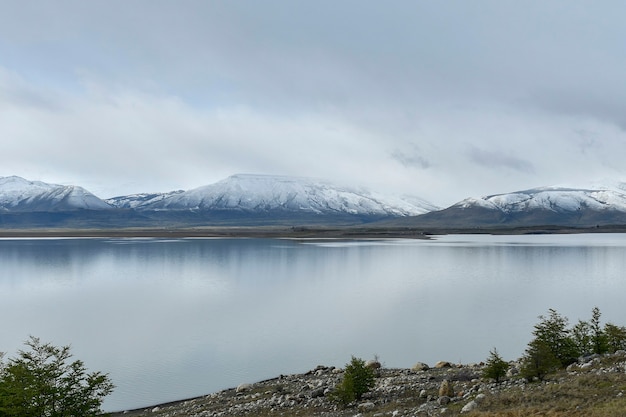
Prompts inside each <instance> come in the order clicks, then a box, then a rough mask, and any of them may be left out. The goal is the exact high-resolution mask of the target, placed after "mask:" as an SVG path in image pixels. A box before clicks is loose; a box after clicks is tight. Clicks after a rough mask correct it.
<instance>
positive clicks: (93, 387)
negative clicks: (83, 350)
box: [0, 337, 114, 417]
mask: <svg viewBox="0 0 626 417" xmlns="http://www.w3.org/2000/svg"><path fill="white" fill-rule="evenodd" d="M25 344H26V346H28V347H29V350H28V351H20V352H19V355H18V357H17V358H14V359H10V360H9V361H8V362H7V363H4V362H2V363H0V417H9V416H16V417H18V416H19V417H70V416H81V417H90V416H97V415H100V414H101V411H100V406H101V405H102V400H103V398H104V397H106V396H107V395H108V394H110V393H111V392H112V391H113V388H114V387H113V384H112V383H111V381H110V380H109V377H108V376H107V375H106V374H101V373H99V372H94V373H87V372H86V368H85V366H84V364H83V362H81V361H79V360H76V361H73V362H71V363H69V362H68V361H69V359H70V358H71V356H72V355H71V354H70V348H69V347H68V346H65V347H61V348H58V347H55V346H52V345H51V344H49V343H43V344H42V343H41V342H40V340H39V339H38V338H35V337H31V338H30V339H29V340H28V341H26V342H25ZM0 359H1V358H0Z"/></svg>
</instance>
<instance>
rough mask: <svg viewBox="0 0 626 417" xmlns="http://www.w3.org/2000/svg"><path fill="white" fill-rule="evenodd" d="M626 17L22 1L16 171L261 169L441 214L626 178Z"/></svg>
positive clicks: (144, 177) (193, 174)
mask: <svg viewBox="0 0 626 417" xmlns="http://www.w3.org/2000/svg"><path fill="white" fill-rule="evenodd" d="M625 12H626V6H624V5H623V4H622V3H619V2H612V1H609V2H606V3H603V6H602V7H597V8H593V10H592V9H590V8H588V7H584V3H579V2H573V3H572V2H570V1H558V0H557V1H554V2H549V3H546V2H543V1H534V0H531V1H529V2H524V4H517V3H511V2H492V1H487V0H485V1H482V0H479V1H478V2H442V3H440V2H412V1H402V0H394V1H391V2H388V3H385V5H384V6H382V5H379V4H377V3H363V2H357V1H355V0H354V1H352V0H349V1H346V2H330V1H326V0H322V1H320V2H316V3H315V4H309V3H305V2H289V1H282V0H269V1H266V2H263V3H246V4H243V3H236V2H226V3H216V2H204V1H200V0H190V1H188V2H185V5H184V7H183V6H181V5H179V4H177V3H172V2H168V1H162V0H150V1H148V0H137V1H133V2H125V1H121V0H112V1H107V2H103V1H93V2H77V1H74V0H60V1H58V2H55V3H54V4H52V3H49V2H46V1H38V0H34V2H28V3H26V2H14V3H11V4H9V5H7V7H5V8H3V13H2V14H0V138H2V152H0V166H1V167H2V171H3V172H1V173H0V175H12V174H16V175H22V176H26V177H33V178H34V179H41V180H44V181H50V182H61V183H78V184H79V185H84V186H86V187H87V188H90V189H91V190H92V191H94V192H96V193H97V194H99V195H102V196H111V195H114V194H121V193H127V192H140V191H166V190H169V189H179V188H189V187H194V186H200V185H203V184H206V183H209V182H213V181H217V180H219V179H222V178H224V177H226V176H228V175H231V174H234V173H237V172H259V173H270V174H285V175H300V176H315V177H322V178H329V179H331V180H338V181H341V182H343V183H348V184H354V185H356V186H359V185H365V186H369V187H370V188H374V189H379V190H389V191H398V192H402V193H409V194H416V195H419V196H422V197H424V198H428V199H430V200H432V201H433V202H435V203H437V204H440V205H445V204H446V203H453V202H456V201H458V200H459V199H460V198H462V197H466V196H468V195H482V194H487V193H493V192H496V191H498V192H506V191H510V190H511V189H522V188H529V187H530V186H538V185H549V184H554V183H556V182H561V181H564V180H570V182H571V181H576V180H580V179H582V178H583V177H585V176H592V175H597V176H601V177H609V176H613V177H622V178H623V177H624V176H626V168H624V167H623V163H622V161H621V158H620V156H621V155H624V154H625V152H626V138H625V136H624V135H625V132H624V126H625V125H626V123H625V121H624V117H623V114H622V113H623V111H622V109H623V108H624V107H625V106H626V86H625V85H624V83H623V74H622V70H621V69H622V68H624V67H626V56H625V55H624V54H623V51H622V49H623V47H622V45H621V43H620V39H623V38H624V36H625V35H626V29H625V27H624V25H623V23H622V21H621V16H623V15H624V13H625ZM468 144H469V145H468ZM581 167H585V169H584V170H581Z"/></svg>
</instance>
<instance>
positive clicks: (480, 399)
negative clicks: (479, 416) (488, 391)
mask: <svg viewBox="0 0 626 417" xmlns="http://www.w3.org/2000/svg"><path fill="white" fill-rule="evenodd" d="M486 398H487V396H485V394H478V395H477V396H476V398H474V401H475V402H476V404H478V405H481V404H482V403H484V402H485V399H486Z"/></svg>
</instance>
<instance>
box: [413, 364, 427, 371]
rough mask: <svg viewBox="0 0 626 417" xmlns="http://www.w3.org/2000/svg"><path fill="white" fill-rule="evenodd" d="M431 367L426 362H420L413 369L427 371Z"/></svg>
mask: <svg viewBox="0 0 626 417" xmlns="http://www.w3.org/2000/svg"><path fill="white" fill-rule="evenodd" d="M429 369H430V367H429V366H428V365H426V364H425V363H424V362H418V363H416V364H415V365H413V367H412V368H411V370H412V371H427V370H429Z"/></svg>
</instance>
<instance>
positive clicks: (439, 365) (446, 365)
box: [435, 361, 452, 368]
mask: <svg viewBox="0 0 626 417" xmlns="http://www.w3.org/2000/svg"><path fill="white" fill-rule="evenodd" d="M435 368H452V364H451V363H450V362H447V361H439V362H437V363H436V364H435Z"/></svg>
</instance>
